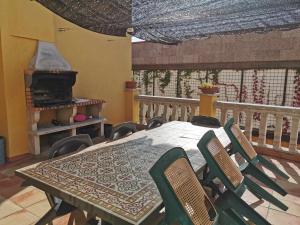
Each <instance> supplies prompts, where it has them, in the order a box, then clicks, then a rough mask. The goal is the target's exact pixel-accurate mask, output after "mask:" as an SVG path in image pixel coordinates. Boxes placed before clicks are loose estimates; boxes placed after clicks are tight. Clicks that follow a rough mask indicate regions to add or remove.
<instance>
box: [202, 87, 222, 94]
mask: <svg viewBox="0 0 300 225" xmlns="http://www.w3.org/2000/svg"><path fill="white" fill-rule="evenodd" d="M199 89H200V90H201V92H202V93H203V94H210V95H212V94H216V93H218V92H219V88H218V87H212V88H199Z"/></svg>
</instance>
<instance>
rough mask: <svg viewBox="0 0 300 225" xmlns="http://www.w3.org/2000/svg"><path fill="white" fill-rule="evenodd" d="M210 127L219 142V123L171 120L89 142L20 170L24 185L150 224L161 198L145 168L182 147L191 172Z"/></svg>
mask: <svg viewBox="0 0 300 225" xmlns="http://www.w3.org/2000/svg"><path fill="white" fill-rule="evenodd" d="M211 129H212V130H213V131H214V132H215V134H216V136H217V137H218V138H219V140H220V141H221V143H222V144H223V146H224V147H226V146H228V145H229V144H230V140H229V138H228V136H227V135H226V133H225V131H224V130H223V128H208V127H202V126H195V125H192V124H191V123H189V122H179V121H172V122H168V123H165V124H163V125H162V126H160V127H157V128H154V129H151V130H142V131H139V132H136V133H134V134H132V135H130V136H127V137H125V138H122V139H119V140H116V141H111V142H104V143H100V144H96V145H93V146H91V147H89V148H86V149H84V150H81V151H79V152H76V153H74V154H71V155H66V156H63V157H58V158H55V159H51V160H46V161H43V162H40V163H36V164H34V165H30V166H27V167H24V168H22V169H19V170H17V171H16V174H17V175H19V176H21V177H22V178H24V179H25V180H26V181H27V182H28V183H29V184H31V185H33V186H35V187H37V188H39V189H41V190H43V191H45V192H46V193H49V194H51V195H53V196H56V197H59V198H61V199H62V200H64V201H66V202H68V203H70V204H72V205H74V206H76V207H78V208H79V209H80V210H85V211H87V212H88V213H90V214H92V215H95V216H98V217H100V218H102V219H103V220H105V221H107V222H109V223H111V224H114V225H120V224H134V225H138V224H151V221H150V222H149V219H147V218H149V217H150V215H153V213H155V212H157V210H158V209H159V208H161V206H162V198H161V197H160V194H159V192H158V190H157V188H156V185H155V183H154V182H153V180H152V178H151V176H150V174H149V172H148V171H149V169H150V168H151V167H152V166H153V165H154V163H155V162H156V161H157V160H158V159H159V158H160V157H161V156H162V155H163V154H164V153H165V152H166V151H168V150H169V149H171V148H173V147H182V148H183V149H184V150H185V151H186V153H187V155H188V157H189V159H190V161H191V164H192V166H193V168H194V170H195V171H196V172H201V171H202V170H203V168H204V167H205V165H206V162H205V160H204V158H203V156H202V155H201V153H200V151H199V150H198V148H197V143H198V142H199V140H200V139H201V137H202V136H203V135H204V134H205V133H206V132H207V131H208V130H211Z"/></svg>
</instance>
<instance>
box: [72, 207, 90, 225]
mask: <svg viewBox="0 0 300 225" xmlns="http://www.w3.org/2000/svg"><path fill="white" fill-rule="evenodd" d="M73 221H75V225H86V223H87V218H86V216H85V214H84V212H83V211H82V210H79V209H76V210H74V211H72V212H71V215H70V219H69V222H68V225H69V224H73Z"/></svg>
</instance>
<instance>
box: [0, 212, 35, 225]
mask: <svg viewBox="0 0 300 225" xmlns="http://www.w3.org/2000/svg"><path fill="white" fill-rule="evenodd" d="M37 220H38V218H37V217H36V216H34V215H32V214H31V213H29V212H27V211H26V210H25V209H23V210H22V211H19V212H16V213H13V214H11V215H9V216H7V217H4V218H3V219H1V220H0V225H29V224H32V223H34V222H35V221H37Z"/></svg>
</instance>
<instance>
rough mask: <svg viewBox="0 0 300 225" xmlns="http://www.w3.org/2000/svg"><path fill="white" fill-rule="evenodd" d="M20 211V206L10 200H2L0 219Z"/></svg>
mask: <svg viewBox="0 0 300 225" xmlns="http://www.w3.org/2000/svg"><path fill="white" fill-rule="evenodd" d="M20 210H22V208H21V207H20V206H18V205H16V204H15V203H13V202H12V201H10V200H4V201H2V202H1V203H0V219H2V218H4V217H6V216H8V215H10V214H13V213H15V212H17V211H20Z"/></svg>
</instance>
